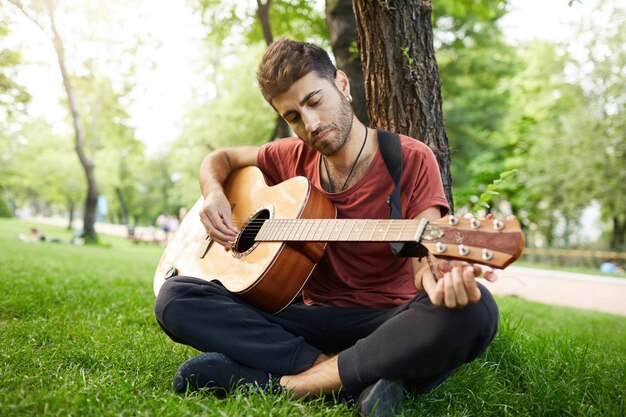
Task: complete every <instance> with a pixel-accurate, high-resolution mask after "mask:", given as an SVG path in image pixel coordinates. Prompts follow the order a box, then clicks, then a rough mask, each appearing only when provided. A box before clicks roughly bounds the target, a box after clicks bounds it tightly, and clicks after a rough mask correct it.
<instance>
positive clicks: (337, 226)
mask: <svg viewBox="0 0 626 417" xmlns="http://www.w3.org/2000/svg"><path fill="white" fill-rule="evenodd" d="M342 221H343V220H339V219H337V220H335V222H334V223H335V225H334V226H333V230H332V232H331V234H330V236H329V239H328V240H332V241H336V240H337V237H339V234H340V233H341V229H343V224H342V223H341V222H342ZM340 226H341V227H340Z"/></svg>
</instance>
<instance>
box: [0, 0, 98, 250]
mask: <svg viewBox="0 0 626 417" xmlns="http://www.w3.org/2000/svg"><path fill="white" fill-rule="evenodd" d="M9 1H10V2H11V3H12V4H14V5H15V6H16V7H17V8H18V9H19V10H20V11H21V12H22V13H23V14H24V15H25V16H26V17H27V18H28V19H30V20H31V21H32V22H33V23H34V24H35V25H37V27H38V28H40V29H41V30H42V31H43V32H44V33H45V35H46V36H47V37H48V39H50V41H51V42H52V45H53V47H54V51H55V53H56V57H57V62H58V65H59V70H60V72H61V77H62V78H63V86H64V88H65V94H66V96H67V105H68V109H69V112H70V115H71V118H72V125H73V128H74V149H75V151H76V154H77V155H78V159H79V160H80V163H81V166H82V167H83V171H84V173H85V179H86V181H87V194H86V197H85V206H84V212H83V236H84V237H85V239H86V240H87V241H95V240H97V234H96V229H95V222H96V204H97V200H98V194H99V190H98V185H97V183H96V177H95V175H94V168H95V164H94V162H93V161H92V160H91V159H90V158H89V157H88V156H87V153H86V151H85V131H84V127H83V122H82V120H81V114H80V111H79V108H78V103H77V98H76V95H75V92H74V86H73V85H72V77H71V74H70V72H69V70H68V68H67V65H66V58H65V48H64V45H63V38H62V37H61V34H60V32H59V30H58V28H57V23H56V19H55V11H56V7H57V5H56V3H55V2H54V1H53V0H46V1H45V2H43V5H41V9H38V8H37V6H38V5H28V4H25V3H24V2H22V1H19V0H9Z"/></svg>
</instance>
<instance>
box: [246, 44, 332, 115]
mask: <svg viewBox="0 0 626 417" xmlns="http://www.w3.org/2000/svg"><path fill="white" fill-rule="evenodd" d="M311 71H313V72H315V73H316V74H317V75H318V76H320V77H322V78H326V79H328V80H329V81H331V82H332V81H334V79H335V74H336V73H337V68H336V67H335V65H334V64H333V63H332V62H331V60H330V57H329V56H328V54H327V53H326V51H325V50H323V49H322V48H320V47H319V46H317V45H314V44H312V43H308V42H296V41H292V40H290V39H287V38H285V37H280V38H278V39H277V40H276V41H274V42H273V43H272V44H271V45H270V46H269V47H268V48H267V50H266V51H265V54H263V59H261V63H260V64H259V69H258V70H257V80H258V82H259V86H260V87H261V93H263V96H264V97H265V99H266V100H267V101H268V102H269V103H270V104H271V102H272V99H273V98H274V97H276V96H278V95H281V94H282V93H284V92H285V91H287V90H289V87H291V85H292V84H293V83H295V82H296V81H298V80H299V79H300V78H302V77H304V76H305V75H307V74H308V73H309V72H311Z"/></svg>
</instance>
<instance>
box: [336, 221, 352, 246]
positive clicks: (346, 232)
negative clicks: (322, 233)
mask: <svg viewBox="0 0 626 417" xmlns="http://www.w3.org/2000/svg"><path fill="white" fill-rule="evenodd" d="M352 227H354V220H348V219H345V220H344V223H343V226H342V227H341V232H339V240H340V241H342V242H347V241H349V240H350V239H348V238H349V237H350V231H351V230H352Z"/></svg>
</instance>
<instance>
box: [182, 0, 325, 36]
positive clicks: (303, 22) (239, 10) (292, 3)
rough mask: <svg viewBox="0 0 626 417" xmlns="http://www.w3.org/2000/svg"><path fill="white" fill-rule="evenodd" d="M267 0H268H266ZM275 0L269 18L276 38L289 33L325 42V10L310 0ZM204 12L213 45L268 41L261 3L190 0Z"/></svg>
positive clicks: (196, 7) (203, 17)
mask: <svg viewBox="0 0 626 417" xmlns="http://www.w3.org/2000/svg"><path fill="white" fill-rule="evenodd" d="M266 1H267V0H266ZM269 1H271V5H270V13H269V15H270V16H269V20H270V26H271V28H272V33H273V35H274V37H275V38H277V37H279V36H289V37H290V38H293V39H296V40H311V39H314V40H315V41H318V42H325V41H326V40H327V39H328V34H327V31H326V22H325V17H324V14H323V12H322V10H318V9H316V8H315V7H314V3H313V2H311V1H308V0H269ZM189 2H190V4H191V5H192V6H193V7H194V8H195V9H196V10H198V12H199V13H200V14H201V15H202V21H203V22H204V24H205V26H206V28H207V41H208V43H209V44H212V45H220V44H224V43H235V44H239V45H241V44H246V45H251V44H252V45H253V44H256V43H258V42H261V41H264V37H263V31H262V28H261V25H260V24H259V20H258V18H257V16H256V11H257V2H254V1H251V0H248V1H246V2H232V1H227V0H189Z"/></svg>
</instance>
